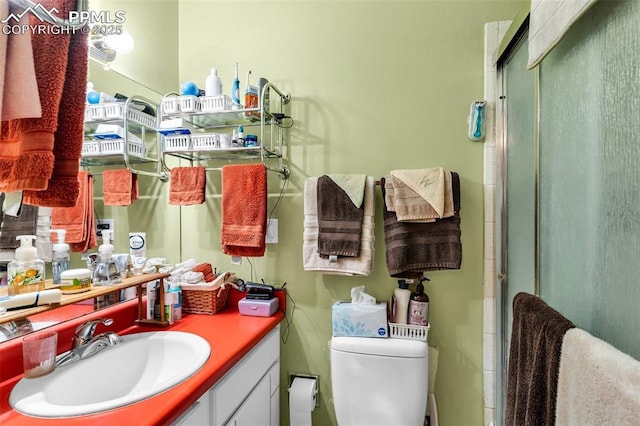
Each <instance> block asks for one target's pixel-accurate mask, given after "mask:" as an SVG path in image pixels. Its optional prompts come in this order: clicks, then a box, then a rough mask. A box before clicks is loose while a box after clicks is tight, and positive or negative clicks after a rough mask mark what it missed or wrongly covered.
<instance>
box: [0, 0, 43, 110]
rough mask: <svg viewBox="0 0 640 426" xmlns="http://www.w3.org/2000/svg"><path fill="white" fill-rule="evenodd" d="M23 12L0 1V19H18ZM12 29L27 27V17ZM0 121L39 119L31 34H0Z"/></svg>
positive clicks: (27, 15)
mask: <svg viewBox="0 0 640 426" xmlns="http://www.w3.org/2000/svg"><path fill="white" fill-rule="evenodd" d="M22 12H23V9H22V8H19V7H17V6H16V5H14V4H13V3H11V4H10V3H9V2H8V1H7V0H0V16H1V17H3V18H4V17H8V16H9V13H13V14H14V16H18V15H19V14H20V13H22ZM12 24H14V25H20V26H22V25H29V14H28V13H27V14H26V15H23V16H22V18H20V20H19V22H12ZM0 58H1V60H0V64H2V65H0V109H1V111H0V118H1V119H2V120H3V121H6V120H15V119H17V118H39V117H40V116H41V115H42V108H40V96H39V95H38V82H37V81H36V71H35V67H34V64H33V48H32V47H31V31H22V32H20V33H15V32H12V33H11V36H10V37H9V36H8V35H7V34H4V31H2V33H1V34H0Z"/></svg>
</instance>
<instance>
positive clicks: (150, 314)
mask: <svg viewBox="0 0 640 426" xmlns="http://www.w3.org/2000/svg"><path fill="white" fill-rule="evenodd" d="M157 285H158V281H151V282H148V283H147V319H149V320H152V319H154V318H155V308H156V286H157Z"/></svg>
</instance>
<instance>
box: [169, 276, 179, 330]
mask: <svg viewBox="0 0 640 426" xmlns="http://www.w3.org/2000/svg"><path fill="white" fill-rule="evenodd" d="M169 291H170V292H171V293H173V319H174V321H178V320H180V319H181V318H182V287H180V283H179V282H177V281H172V282H171V284H170V287H169Z"/></svg>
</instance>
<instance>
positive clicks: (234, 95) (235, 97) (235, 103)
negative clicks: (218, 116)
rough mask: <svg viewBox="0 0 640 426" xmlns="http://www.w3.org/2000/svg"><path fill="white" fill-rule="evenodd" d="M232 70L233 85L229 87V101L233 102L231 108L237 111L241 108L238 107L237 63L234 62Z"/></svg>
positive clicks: (238, 81) (240, 106) (238, 83)
mask: <svg viewBox="0 0 640 426" xmlns="http://www.w3.org/2000/svg"><path fill="white" fill-rule="evenodd" d="M233 68H234V77H233V84H232V85H231V100H232V101H233V108H234V109H238V108H242V105H240V80H239V79H238V63H237V62H236V63H235V64H234V65H233Z"/></svg>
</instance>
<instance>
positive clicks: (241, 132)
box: [236, 126, 245, 146]
mask: <svg viewBox="0 0 640 426" xmlns="http://www.w3.org/2000/svg"><path fill="white" fill-rule="evenodd" d="M236 144H237V146H244V145H245V140H244V128H243V127H242V126H238V135H237V137H236Z"/></svg>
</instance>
